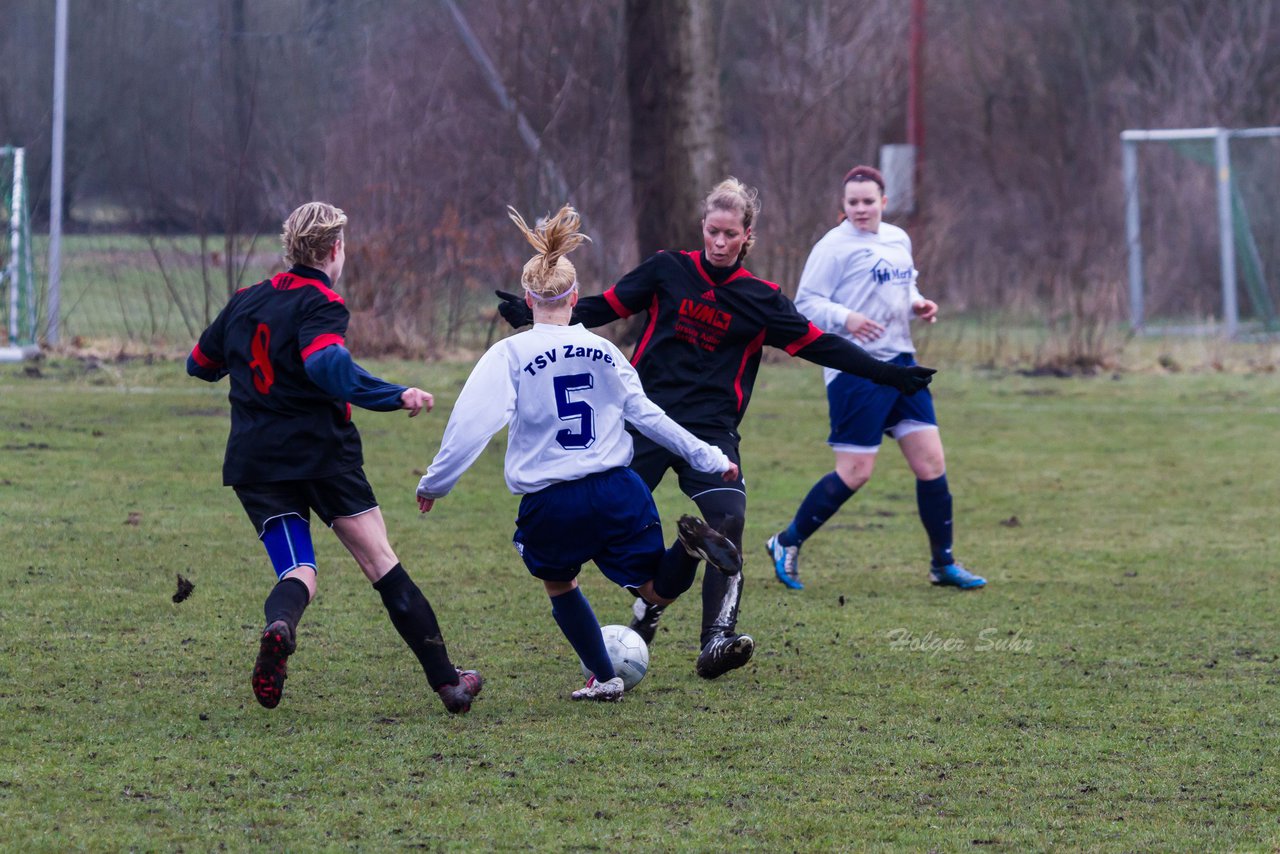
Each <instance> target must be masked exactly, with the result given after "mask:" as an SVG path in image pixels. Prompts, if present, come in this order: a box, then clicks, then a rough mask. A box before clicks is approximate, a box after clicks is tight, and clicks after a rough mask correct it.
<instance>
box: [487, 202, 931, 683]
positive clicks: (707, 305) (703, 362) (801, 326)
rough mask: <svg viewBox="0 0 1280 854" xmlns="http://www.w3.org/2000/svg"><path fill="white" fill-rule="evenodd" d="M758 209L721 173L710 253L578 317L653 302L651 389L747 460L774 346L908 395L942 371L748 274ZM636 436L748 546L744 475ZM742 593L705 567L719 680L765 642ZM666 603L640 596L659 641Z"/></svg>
mask: <svg viewBox="0 0 1280 854" xmlns="http://www.w3.org/2000/svg"><path fill="white" fill-rule="evenodd" d="M759 211H760V204H759V201H758V197H757V193H756V191H755V190H754V189H750V188H748V187H745V186H744V185H743V184H742V183H741V182H740V181H738V180H737V179H735V178H729V179H726V180H724V181H722V182H720V183H719V184H718V185H717V186H716V187H715V189H713V190H712V191H711V193H710V194H709V195H708V196H707V198H706V200H705V201H704V203H703V218H702V236H703V249H702V251H700V252H667V251H663V252H659V253H657V254H656V255H653V256H652V257H650V258H649V259H648V260H646V261H644V262H643V263H642V264H641V265H640V266H639V267H637V268H636V269H634V270H632V271H631V272H630V273H627V274H626V275H625V276H623V277H622V278H621V279H620V280H619V281H618V282H617V284H615V285H614V286H613V287H611V288H609V289H608V290H607V291H605V292H604V293H603V294H602V295H600V296H592V297H584V298H582V299H581V300H579V301H578V305H577V308H576V309H575V311H574V315H573V319H574V322H581V323H582V324H584V325H585V326H600V325H602V324H605V323H608V322H610V321H612V320H617V319H619V318H623V317H630V316H632V315H635V314H640V313H642V312H647V313H648V318H647V320H646V322H645V324H644V329H643V331H642V332H641V334H640V340H639V341H638V343H637V344H636V348H635V352H634V353H633V354H632V356H631V361H632V364H634V365H635V367H636V370H637V371H638V372H639V374H640V379H641V382H642V383H643V384H644V390H645V394H647V395H648V396H649V398H650V399H651V400H652V401H653V402H654V403H656V404H658V405H659V406H661V407H662V408H663V409H664V410H666V412H667V414H668V415H670V416H671V417H672V418H673V419H674V420H675V421H676V422H677V423H679V424H680V425H681V426H682V427H684V428H685V429H687V430H688V431H689V432H691V433H693V434H694V435H695V436H697V437H698V438H700V439H702V440H704V441H706V442H708V443H710V444H713V445H716V446H718V447H719V448H721V449H722V450H723V451H724V452H725V453H726V454H727V455H728V456H729V458H730V459H731V460H733V462H734V463H737V464H738V465H739V466H740V467H741V465H742V460H741V456H740V454H739V452H738V444H739V441H740V437H739V435H738V432H737V430H738V425H739V423H741V421H742V416H743V415H744V414H745V413H746V409H747V404H748V403H749V402H750V400H751V390H752V387H753V386H754V384H755V379H756V373H757V371H758V370H759V368H760V354H761V350H762V349H763V348H764V347H765V346H766V345H768V346H770V347H778V348H780V349H782V350H785V351H786V352H787V353H789V354H790V355H792V356H800V357H801V358H804V359H808V360H809V361H811V362H816V363H817V364H819V365H824V366H828V367H832V368H836V369H837V370H841V371H847V372H849V373H853V374H857V375H858V376H863V377H866V378H868V379H871V380H873V381H875V382H878V383H881V384H884V385H891V386H894V387H896V388H899V389H901V390H902V391H903V392H905V393H908V394H910V393H912V392H914V391H917V390H919V389H922V388H924V387H925V386H927V385H928V384H929V378H930V376H931V375H932V374H933V373H934V372H933V370H932V369H930V368H924V367H919V366H913V367H900V366H897V365H891V364H889V363H887V362H881V361H879V360H877V359H874V358H872V357H871V356H869V355H868V354H867V353H866V352H865V351H864V350H862V349H861V348H860V347H858V346H857V345H856V344H853V343H851V342H849V341H846V340H844V339H843V338H840V337H839V336H836V335H831V334H827V333H824V332H822V331H821V330H820V329H818V328H817V327H815V326H814V325H813V324H812V323H810V322H809V321H808V319H807V318H805V317H804V316H803V315H802V314H800V312H799V311H797V310H796V307H795V305H794V304H793V303H792V302H791V300H790V299H788V298H787V296H786V295H785V294H783V293H782V291H781V290H780V289H779V288H778V286H777V285H775V284H773V283H772V282H767V281H765V280H763V279H760V278H757V277H756V276H754V275H752V274H751V273H750V272H748V271H747V270H746V269H745V268H744V267H743V266H742V261H743V259H744V258H745V257H746V256H747V252H748V251H749V250H750V248H751V245H752V244H753V243H754V241H755V237H754V235H753V234H752V231H751V229H752V225H753V224H754V222H755V218H756V215H757V214H758V213H759ZM499 296H500V297H501V298H502V299H503V302H502V303H501V304H500V306H499V310H500V311H501V312H502V315H503V317H505V318H506V319H507V321H508V322H510V323H512V325H515V326H522V325H524V324H525V323H528V322H529V317H528V312H527V310H525V306H524V303H523V301H521V300H520V299H519V297H516V296H515V295H512V294H505V293H499ZM634 438H635V457H634V459H633V460H632V462H631V468H633V469H634V470H635V471H636V472H637V473H638V474H639V475H640V477H641V478H642V479H643V480H644V482H645V484H646V485H648V487H649V489H650V490H653V489H656V488H657V486H658V483H659V482H660V481H661V480H662V477H663V475H664V474H666V472H667V470H668V469H674V470H675V472H676V475H677V477H678V478H679V480H680V488H681V490H682V491H683V492H684V493H685V494H686V495H688V496H689V497H690V498H692V499H693V501H694V502H695V503H696V504H697V505H698V509H699V510H700V511H701V514H702V517H703V518H704V519H705V520H706V521H707V523H708V524H710V525H711V526H712V527H714V528H716V529H717V530H719V531H720V532H721V533H723V534H724V535H725V536H726V537H728V538H729V539H730V540H732V541H733V543H734V545H736V546H737V547H738V548H739V549H741V548H742V529H743V525H744V524H745V522H746V515H747V493H746V485H745V483H744V481H743V479H742V477H741V475H740V476H739V478H738V480H737V482H736V483H723V482H721V481H719V480H718V479H717V478H715V477H712V476H706V475H702V474H699V473H698V472H696V471H694V470H693V469H692V468H691V467H689V465H688V464H687V463H685V462H684V460H682V459H680V458H679V457H678V456H676V455H675V454H672V453H671V452H670V451H668V450H667V449H666V448H663V447H661V446H660V445H658V444H656V443H654V442H651V441H649V440H648V439H647V438H645V437H644V436H642V435H636V436H635V437H634ZM689 560H691V561H693V560H696V559H695V558H692V557H690V558H689ZM741 599H742V573H738V574H737V575H735V576H732V577H730V576H726V575H723V574H722V573H719V572H707V573H704V574H703V579H702V633H701V637H700V640H699V642H700V645H701V647H702V651H701V653H700V654H699V655H698V660H697V665H696V670H697V673H698V675H699V676H702V677H704V678H706V679H714V678H716V677H717V676H721V675H722V674H724V673H727V672H728V671H730V670H733V669H735V668H738V667H741V666H742V665H744V664H746V663H747V662H748V661H750V659H751V655H752V652H753V651H754V649H755V642H754V641H753V640H752V638H751V637H750V636H749V635H744V634H738V632H737V623H738V607H739V603H740V602H741ZM661 613H662V608H661V607H658V606H654V605H649V604H647V603H645V602H644V601H643V600H636V605H635V618H634V620H633V621H632V623H631V625H632V628H634V629H635V630H636V631H637V632H639V633H640V634H641V636H642V637H644V638H645V640H646V641H651V640H652V639H653V636H654V633H655V632H656V631H657V627H658V618H659V616H660V615H661Z"/></svg>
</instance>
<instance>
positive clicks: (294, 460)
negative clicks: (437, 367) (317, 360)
mask: <svg viewBox="0 0 1280 854" xmlns="http://www.w3.org/2000/svg"><path fill="white" fill-rule="evenodd" d="M349 319H350V314H349V313H348V312H347V307H346V305H345V304H344V303H343V300H342V297H341V296H339V295H338V294H337V293H336V292H334V291H333V289H332V287H331V283H330V282H329V278H328V277H327V276H326V275H325V274H324V273H322V272H320V271H319V270H314V269H312V268H310V267H302V266H297V267H294V268H293V269H291V270H289V271H288V272H287V273H279V274H277V275H276V276H275V277H273V278H271V279H269V280H267V281H264V282H259V283H258V284H256V285H250V286H249V287H247V288H243V289H241V290H240V291H237V292H236V293H235V294H234V295H233V296H232V297H231V299H230V301H228V303H227V305H226V307H224V308H223V309H222V311H221V312H220V313H219V314H218V316H217V318H215V319H214V321H213V323H212V324H210V325H209V328H208V329H206V330H204V332H203V333H202V334H201V335H200V340H199V341H198V342H197V344H196V346H195V348H194V349H193V350H192V351H191V360H192V362H194V364H195V366H196V367H197V368H198V369H199V371H200V372H199V373H198V374H197V375H198V376H201V377H202V378H203V379H210V380H212V379H217V378H219V377H221V376H223V375H224V374H230V377H231V390H230V392H229V394H228V398H229V400H230V401H231V432H230V435H228V437H227V452H226V457H225V460H224V462H223V468H222V479H223V483H225V484H227V485H229V486H230V485H236V484H243V483H261V482H271V481H278V480H306V479H311V478H319V477H326V476H329V475H333V474H338V473H340V472H344V471H350V470H351V469H354V468H358V467H359V466H361V465H362V464H363V452H362V448H361V443H360V433H359V432H358V431H357V430H356V427H355V425H354V424H352V423H351V405H350V404H349V403H347V402H345V401H340V400H336V399H335V398H334V397H333V396H332V395H331V394H329V393H328V392H326V391H325V390H324V389H322V388H320V387H319V386H318V385H316V384H315V383H314V382H313V381H312V380H311V378H310V377H308V376H307V372H306V368H305V367H304V364H303V363H304V362H305V361H306V360H307V359H308V358H310V357H312V356H313V355H315V354H316V353H319V352H320V351H321V350H323V349H324V348H325V347H328V346H330V345H332V344H343V342H344V337H345V335H346V332H347V322H348V320H349Z"/></svg>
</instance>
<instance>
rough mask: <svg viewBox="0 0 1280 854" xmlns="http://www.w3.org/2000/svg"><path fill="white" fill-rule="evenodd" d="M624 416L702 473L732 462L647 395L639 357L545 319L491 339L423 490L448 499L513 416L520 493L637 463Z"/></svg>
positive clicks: (509, 469) (513, 469) (513, 468)
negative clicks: (628, 356)
mask: <svg viewBox="0 0 1280 854" xmlns="http://www.w3.org/2000/svg"><path fill="white" fill-rule="evenodd" d="M624 421H630V422H631V423H632V424H633V425H635V427H636V429H637V430H639V431H640V432H641V433H643V434H644V435H646V436H648V437H649V438H650V439H653V440H654V441H655V442H657V443H658V444H660V445H662V446H664V447H666V448H668V449H670V450H671V451H673V452H675V453H677V454H679V455H680V456H682V457H684V458H685V459H686V460H688V461H689V463H690V464H691V465H692V466H693V467H694V468H696V469H697V470H698V471H701V472H723V471H725V470H727V469H728V468H729V466H730V461H729V458H728V457H727V456H725V454H724V452H723V451H721V450H720V449H719V448H717V447H715V446H713V445H708V444H707V443H706V442H703V441H702V440H700V439H698V438H697V437H695V436H694V435H693V434H692V433H690V432H689V431H688V430H685V429H684V428H683V427H681V426H680V425H679V424H677V423H676V422H674V421H672V420H671V419H670V418H669V417H667V415H666V413H665V412H663V411H662V409H660V408H659V407H658V405H657V404H655V403H653V402H652V401H650V400H649V398H647V397H645V394H644V389H643V388H642V387H641V385H640V378H639V377H638V376H637V375H636V371H635V369H634V368H633V367H631V363H630V362H628V361H627V359H626V357H625V356H623V355H622V353H621V351H619V350H618V348H617V347H615V346H614V345H613V344H612V343H610V342H609V341H607V340H605V339H604V338H601V337H600V336H599V335H596V334H595V333H592V332H588V331H587V330H586V329H585V328H584V327H583V326H582V325H581V324H574V325H572V326H556V325H551V324H545V323H537V324H534V326H533V328H532V329H530V330H528V331H526V332H521V333H520V334H518V335H513V336H511V337H510V338H505V339H503V340H502V341H499V342H498V343H497V344H494V345H493V346H492V347H490V348H489V351H488V352H486V353H485V354H484V356H482V357H481V358H480V361H479V362H477V363H476V366H475V368H474V369H473V370H472V371H471V376H470V377H468V379H467V382H466V385H465V386H463V389H462V393H461V394H460V395H459V396H458V402H457V403H456V404H455V405H454V408H453V414H452V415H450V416H449V423H448V425H447V426H446V427H445V431H444V441H443V442H441V445H440V450H439V452H438V453H437V454H436V456H435V459H434V460H432V461H431V465H430V467H429V468H428V469H427V473H426V475H424V476H423V478H422V480H421V481H420V482H419V484H418V495H420V496H422V497H423V498H441V497H443V496H445V495H447V494H448V493H449V491H450V490H451V489H453V487H454V484H456V483H457V482H458V478H460V477H461V476H462V473H463V472H465V471H466V470H467V468H468V467H470V465H471V464H472V463H473V462H475V460H476V458H477V457H479V456H480V452H481V451H483V450H484V448H485V446H486V445H487V444H488V443H489V440H490V439H491V438H492V437H493V435H494V434H495V433H497V432H498V431H499V430H501V429H502V428H503V427H504V426H506V425H507V424H508V423H509V424H510V429H509V431H508V435H507V456H506V463H505V470H506V481H507V487H508V488H509V489H510V490H511V491H512V492H513V493H515V494H517V495H521V494H526V493H530V492H537V491H538V490H540V489H544V488H546V487H548V486H550V485H551V484H553V483H559V482H562V481H568V480H577V479H579V478H582V477H585V476H586V475H589V474H593V473H595V472H601V471H607V470H609V469H611V468H616V467H618V466H625V465H627V464H628V463H630V462H631V456H632V453H633V447H632V441H631V436H630V435H629V434H628V433H627V431H626V429H625V425H624Z"/></svg>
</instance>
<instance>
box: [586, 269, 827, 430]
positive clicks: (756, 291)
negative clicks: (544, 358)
mask: <svg viewBox="0 0 1280 854" xmlns="http://www.w3.org/2000/svg"><path fill="white" fill-rule="evenodd" d="M644 311H647V312H648V313H649V317H648V322H647V323H646V324H645V326H644V330H643V332H641V334H640V340H639V341H638V342H637V343H636V348H635V352H634V353H633V354H632V357H631V362H632V364H634V365H635V367H636V370H637V372H638V373H639V374H640V380H641V382H642V383H643V384H644V391H645V394H647V395H648V396H649V399H650V400H652V401H653V402H654V403H656V404H658V405H659V406H661V407H662V408H663V409H666V410H667V414H669V415H670V416H671V417H672V418H673V419H675V420H676V421H677V422H679V423H680V424H681V425H683V426H684V427H686V428H688V429H690V430H694V431H695V432H696V431H698V430H722V429H724V430H735V429H736V428H737V426H738V424H739V423H740V422H741V421H742V416H743V415H744V414H745V413H746V410H747V404H748V403H750V401H751V391H752V389H753V388H754V386H755V381H756V374H757V372H758V371H759V369H760V355H761V350H762V349H763V348H764V347H765V346H766V345H767V346H770V347H779V348H781V349H783V350H786V351H787V352H788V353H789V354H791V355H796V354H797V353H799V351H801V350H802V349H804V348H805V347H807V346H808V345H810V344H812V343H813V342H814V341H816V340H817V339H818V338H820V337H821V336H822V335H823V333H822V331H821V330H820V329H818V328H817V327H816V326H814V325H813V324H812V323H810V322H809V320H808V319H807V318H806V317H805V316H804V315H802V314H801V313H800V312H799V311H797V310H796V307H795V304H794V303H792V302H791V300H790V299H788V298H787V296H786V295H785V294H783V293H782V291H781V290H780V289H779V288H778V286H777V285H775V284H774V283H772V282H768V281H765V280H764V279H761V278H758V277H757V276H754V275H752V274H751V273H750V272H749V271H747V270H746V269H744V268H742V267H741V266H737V267H734V268H729V269H719V268H714V267H710V266H709V265H708V264H707V261H706V258H705V256H704V255H703V254H702V253H701V252H665V251H664V252H659V253H657V254H656V255H653V256H651V257H650V258H648V259H647V260H646V261H644V262H643V263H642V264H641V265H640V266H639V267H637V268H636V269H634V270H632V271H631V272H630V273H628V274H627V275H625V276H623V277H622V279H621V280H619V281H618V283H617V284H615V285H614V286H613V287H611V288H609V289H608V290H607V291H605V292H604V294H602V295H600V296H595V297H585V298H583V299H582V300H580V301H579V302H578V305H577V307H576V308H575V310H574V318H575V319H576V320H581V321H582V323H583V324H585V325H586V326H599V325H601V324H604V323H607V322H609V321H611V320H615V319H617V318H619V317H630V316H631V315H634V314H639V313H641V312H644Z"/></svg>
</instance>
